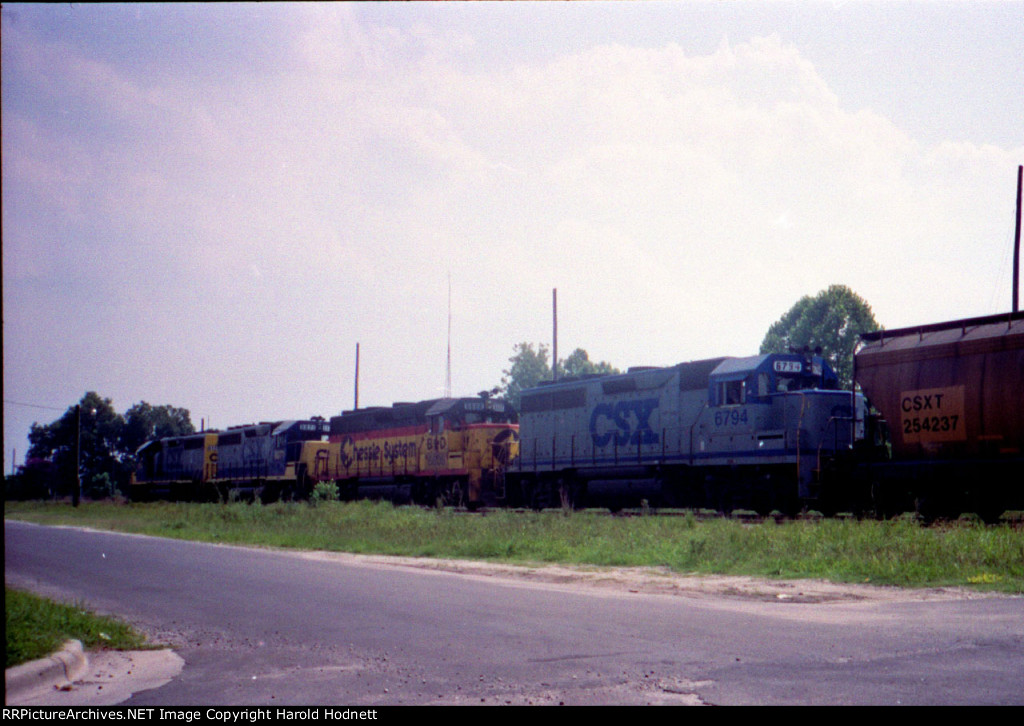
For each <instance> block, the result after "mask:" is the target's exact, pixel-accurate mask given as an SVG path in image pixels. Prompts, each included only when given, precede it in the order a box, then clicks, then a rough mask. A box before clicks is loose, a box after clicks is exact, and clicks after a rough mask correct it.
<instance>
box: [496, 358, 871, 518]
mask: <svg viewBox="0 0 1024 726" xmlns="http://www.w3.org/2000/svg"><path fill="white" fill-rule="evenodd" d="M864 421H865V404H864V399H863V397H862V396H861V395H860V394H856V393H852V392H850V391H843V390H839V383H838V379H837V377H836V374H835V373H834V371H833V370H832V368H831V367H830V366H829V365H828V363H827V362H826V361H825V360H824V359H823V358H822V357H821V356H820V355H814V354H808V353H793V354H773V355H758V356H752V357H748V358H714V359H710V360H701V361H693V362H690V363H682V364H679V365H676V366H672V367H668V368H632V369H630V370H629V372H627V373H625V374H621V375H602V376H593V377H587V378H582V379H573V380H563V381H559V382H556V383H548V384H542V385H540V386H539V387H537V388H532V389H529V390H527V391H524V392H523V394H522V400H521V407H520V418H519V425H520V429H519V431H520V449H519V459H518V461H517V462H516V464H515V465H514V468H513V472H512V473H511V474H510V478H511V479H512V481H513V483H514V484H515V485H517V489H516V491H517V492H518V494H519V497H520V501H521V503H523V504H526V505H529V506H533V507H535V508H540V507H545V506H557V505H559V504H561V505H563V506H573V507H579V506H609V507H611V508H612V509H616V508H620V507H625V506H636V505H639V504H641V503H642V502H643V501H644V500H646V501H647V502H648V503H649V504H651V505H652V506H654V505H659V504H660V505H664V506H676V507H694V508H711V509H715V510H719V511H727V512H728V511H732V510H734V509H754V510H757V511H761V512H771V511H773V510H778V511H781V512H792V511H795V510H797V509H799V508H801V507H805V506H812V507H813V506H819V507H821V506H824V504H825V501H824V496H825V495H826V494H830V495H831V494H833V493H834V492H826V491H825V490H823V488H822V481H823V476H822V475H823V473H824V472H825V471H826V470H827V469H829V468H830V467H832V466H833V465H834V464H835V462H836V461H840V460H842V459H843V458H844V457H845V458H849V457H850V455H851V452H852V450H853V449H854V447H855V445H857V444H858V442H860V441H862V440H863V438H864V423H863V422H864ZM836 501H838V500H836Z"/></svg>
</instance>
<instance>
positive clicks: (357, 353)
mask: <svg viewBox="0 0 1024 726" xmlns="http://www.w3.org/2000/svg"><path fill="white" fill-rule="evenodd" d="M353 408H354V410H356V411H358V410H359V343H356V405H355V406H354V407H353Z"/></svg>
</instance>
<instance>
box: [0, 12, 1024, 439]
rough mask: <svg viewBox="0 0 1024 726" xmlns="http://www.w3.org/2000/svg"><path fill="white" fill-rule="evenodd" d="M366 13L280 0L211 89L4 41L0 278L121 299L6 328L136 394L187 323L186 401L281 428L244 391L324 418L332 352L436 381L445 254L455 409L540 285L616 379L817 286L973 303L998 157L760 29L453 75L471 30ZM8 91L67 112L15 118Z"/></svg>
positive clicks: (960, 306)
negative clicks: (61, 343)
mask: <svg viewBox="0 0 1024 726" xmlns="http://www.w3.org/2000/svg"><path fill="white" fill-rule="evenodd" d="M370 15H372V13H371V14H370ZM367 17H368V15H367V13H366V12H363V11H362V10H361V9H358V8H357V7H353V6H350V5H343V6H342V7H341V8H337V7H335V6H321V5H313V6H302V7H301V9H299V10H296V14H295V16H294V17H293V18H292V22H291V24H289V25H287V26H284V27H283V29H278V31H277V32H281V33H287V34H288V35H287V36H286V38H287V42H283V43H279V44H274V45H273V47H274V48H275V49H280V48H285V49H286V50H285V51H283V52H284V55H283V56H282V57H280V58H275V61H277V62H275V63H274V64H266V63H263V62H262V61H261V62H258V63H257V62H256V61H257V60H260V59H253V61H254V65H255V66H256V67H260V68H263V67H266V66H268V65H273V67H274V68H275V69H276V71H275V72H273V73H264V72H260V73H246V72H235V71H237V69H244V68H246V65H247V64H246V63H244V62H239V63H236V64H235V65H234V66H232V68H233V69H235V71H232V73H231V74H230V75H218V74H217V73H216V72H212V71H210V72H203V73H197V74H179V73H177V72H176V71H175V69H174V68H172V67H166V68H160V69H159V72H155V73H154V72H153V67H152V65H150V66H147V67H146V68H142V67H140V66H138V65H135V64H133V63H131V62H130V61H124V60H121V61H118V60H116V59H110V58H106V59H103V60H101V59H98V58H96V57H93V56H92V55H90V51H89V50H88V49H86V48H84V47H76V46H73V45H71V44H69V43H64V44H50V43H47V42H44V41H40V40H38V39H37V38H36V37H34V36H32V35H31V34H24V33H21V34H13V33H11V32H9V30H10V28H9V25H8V24H5V26H4V36H3V37H4V45H5V51H4V52H5V55H4V61H5V63H4V65H5V68H4V73H5V75H4V80H5V96H4V99H5V108H4V200H5V205H4V238H5V244H4V277H5V282H7V281H8V280H11V279H12V278H13V279H14V280H18V279H21V280H25V279H29V278H31V279H36V280H44V281H46V282H47V283H48V284H53V285H55V286H58V287H59V286H60V285H61V284H62V283H63V282H64V278H62V277H60V276H57V275H54V273H53V271H52V270H53V266H52V263H51V260H52V259H53V258H62V259H65V260H66V259H67V258H69V257H70V258H73V259H74V260H75V261H76V263H77V261H79V260H80V259H82V258H84V259H86V260H91V261H87V262H86V263H85V264H86V265H91V266H92V270H93V272H92V275H93V277H94V278H95V279H100V280H102V279H105V278H109V277H112V278H113V280H115V285H114V289H115V290H117V293H116V296H123V297H118V298H117V299H124V300H128V301H133V302H134V303H135V304H137V303H138V301H143V300H145V301H146V305H145V306H141V305H139V306H138V308H139V309H135V310H131V311H129V312H128V313H126V315H127V317H128V318H129V319H128V320H127V321H122V322H121V323H120V325H121V329H119V330H112V329H110V328H109V327H104V324H103V323H102V321H98V320H89V319H84V318H81V317H76V316H75V314H72V313H74V311H75V309H76V308H81V307H85V308H88V306H82V305H80V304H76V301H74V300H71V301H69V302H67V303H66V304H64V305H58V306H56V307H55V308H52V309H51V308H47V310H44V311H38V312H36V311H31V308H30V305H29V303H28V300H27V299H26V297H24V295H25V293H24V292H19V293H17V294H19V295H22V297H15V298H9V297H8V295H9V293H8V292H6V291H5V316H6V317H8V319H13V320H14V323H15V324H14V326H13V329H14V330H17V331H27V330H30V329H31V328H32V325H31V324H28V323H27V322H26V320H24V319H22V318H27V317H28V316H30V315H31V316H32V320H33V322H34V323H35V324H37V325H39V326H52V327H53V328H54V330H55V335H54V339H55V340H59V339H60V335H59V332H60V331H63V330H66V329H67V327H68V326H69V325H74V326H78V327H79V328H82V329H85V330H88V332H89V335H91V336H95V337H98V338H102V339H104V340H106V341H108V342H107V343H106V344H105V345H106V346H107V349H110V350H116V349H117V346H118V345H124V344H125V343H124V341H125V340H126V338H127V339H130V340H132V341H138V343H136V342H133V343H132V345H133V346H137V347H139V352H138V359H139V360H145V361H149V363H147V364H145V365H137V366H136V367H137V368H138V370H136V371H134V372H133V373H132V374H130V375H129V374H128V373H125V375H124V376H123V379H124V388H123V391H124V392H123V393H116V394H115V392H110V393H108V392H106V391H101V393H103V394H104V395H111V394H115V395H117V397H118V398H122V399H131V400H138V399H141V398H143V397H145V398H146V399H147V400H159V397H158V396H156V395H155V394H154V393H153V392H152V391H153V389H154V387H158V386H162V385H164V384H163V382H162V381H161V378H162V377H163V376H166V375H168V372H167V371H166V370H165V371H161V370H160V366H159V365H155V364H153V363H152V361H153V360H154V359H156V360H160V359H161V357H160V356H159V355H158V354H154V350H156V349H158V345H159V343H160V341H161V339H162V338H164V337H166V331H167V330H168V329H174V330H177V329H178V328H174V327H173V326H174V325H180V322H178V323H172V322H171V319H172V317H173V316H178V318H180V319H185V320H189V321H190V330H189V331H187V334H186V336H185V337H184V338H183V339H182V338H176V339H175V353H174V354H173V355H169V356H166V357H164V359H163V365H165V366H167V367H169V368H170V369H171V370H172V372H173V373H172V375H173V376H174V377H179V378H180V377H188V376H191V375H193V372H194V371H195V370H203V371H206V372H207V373H206V374H205V376H204V380H203V381H202V382H201V383H197V384H196V386H195V390H196V391H199V390H201V391H202V392H201V393H199V392H196V393H190V394H189V395H191V396H194V397H195V400H201V401H202V403H201V404H195V405H199V406H201V410H202V409H206V410H205V411H204V413H206V414H207V415H213V414H216V416H217V418H218V419H221V423H224V424H226V423H229V422H233V421H231V419H233V418H234V417H239V420H241V419H244V418H258V417H266V416H270V415H276V414H273V413H270V412H269V411H267V412H265V411H251V408H249V409H246V406H247V405H248V406H250V407H251V405H252V404H251V402H250V401H251V399H250V397H249V394H248V389H249V388H255V389H258V390H260V391H264V392H270V391H273V392H274V393H273V394H271V393H266V394H265V395H264V396H263V398H264V399H265V400H264V401H263V402H262V404H261V405H266V406H267V407H269V408H272V409H273V410H274V411H280V412H281V414H280V415H300V414H301V415H306V413H313V412H315V411H316V410H317V409H316V404H317V403H318V401H320V400H321V399H322V398H323V397H324V394H323V393H320V394H318V393H317V391H318V390H330V391H332V393H331V396H328V398H331V400H332V403H331V405H330V407H329V408H320V409H319V410H320V411H321V412H323V413H325V414H329V413H331V412H332V411H333V410H336V409H337V408H340V407H341V404H339V405H337V406H335V405H334V403H333V401H334V399H335V398H340V399H342V400H344V401H346V403H347V402H348V400H349V399H348V391H349V390H350V386H349V384H348V383H347V382H342V383H339V381H346V380H347V379H348V377H349V372H348V369H350V368H351V360H350V359H351V350H352V349H353V348H354V342H356V341H357V340H359V341H361V342H362V343H363V351H364V355H366V356H369V357H368V358H367V361H370V360H372V359H373V356H378V358H377V360H378V364H377V365H370V364H369V363H368V367H367V368H366V369H364V376H365V382H364V385H365V386H367V389H366V394H365V395H364V397H363V401H364V402H366V403H386V402H388V401H390V400H394V399H413V398H424V397H428V396H432V395H434V394H435V393H436V391H435V390H434V389H435V388H437V387H438V386H439V385H441V384H442V383H443V373H444V368H443V366H444V350H445V344H444V336H445V321H446V312H447V311H446V297H445V292H446V280H447V272H448V270H449V269H451V270H452V273H453V285H454V288H455V291H456V303H457V307H456V310H455V315H456V321H457V327H456V343H455V346H456V347H455V350H454V352H455V357H456V371H455V376H454V378H455V386H456V389H457V390H458V391H461V392H470V393H472V392H475V391H476V390H480V389H483V388H489V387H490V386H491V385H493V384H494V383H496V382H497V381H498V379H499V377H500V372H501V368H502V367H504V366H505V365H506V361H507V357H508V355H509V353H510V351H511V348H512V345H513V344H515V343H517V342H519V341H521V340H533V341H541V340H547V339H548V338H549V337H550V329H551V328H550V295H551V288H552V287H558V288H559V291H560V304H561V306H562V309H563V316H564V317H563V325H562V326H561V328H560V330H561V335H562V336H563V340H562V343H561V345H560V349H561V350H563V351H569V350H572V349H573V348H575V347H577V346H579V347H584V348H586V349H587V350H589V351H590V353H591V357H592V358H593V359H606V360H609V361H611V362H612V363H614V364H616V365H619V366H623V367H624V366H628V365H631V364H635V363H650V364H659V363H660V364H668V363H673V362H677V361H679V360H684V359H688V358H697V357H705V356H711V355H716V354H739V355H742V354H746V353H750V352H753V351H754V350H755V349H756V347H757V345H758V344H759V343H760V340H761V337H762V336H763V334H764V332H765V330H766V329H767V327H768V325H770V324H771V322H773V321H774V320H775V319H777V318H778V317H779V316H781V315H782V313H784V312H785V311H786V310H787V309H788V308H789V307H790V306H791V305H792V304H793V303H794V302H796V300H797V299H799V297H801V296H802V295H805V294H814V293H816V292H817V291H818V290H820V289H823V288H824V287H826V286H827V285H829V284H833V283H844V284H849V285H850V286H852V287H853V288H854V290H856V291H857V292H858V293H860V294H861V295H863V296H864V297H866V298H867V300H868V301H869V303H871V304H872V305H873V306H874V308H875V311H876V314H877V315H878V317H879V319H880V320H881V321H882V322H883V323H885V324H887V325H890V326H894V325H902V324H911V323H914V322H928V321H931V320H938V319H942V318H946V317H962V316H966V315H971V314H982V313H986V312H991V311H990V310H988V309H985V306H986V305H988V304H990V302H989V301H990V300H991V297H992V296H991V286H992V277H993V276H994V274H995V273H996V268H997V266H998V263H999V261H1000V260H1001V259H1002V257H1003V255H1002V254H1000V253H999V250H998V249H997V248H998V246H999V245H1000V244H1002V240H1003V238H1002V235H1001V230H1002V227H1003V225H1002V224H1001V223H997V222H994V221H993V217H995V216H997V213H998V212H999V211H1001V210H1003V209H1004V208H1007V204H1006V203H1005V201H1004V200H1005V199H1010V197H1011V194H1010V193H1009V192H1007V193H1006V194H1003V193H1002V192H1003V191H1004V190H1008V189H1009V187H1010V185H1011V183H1012V181H1011V178H1012V174H1013V171H1014V170H1015V165H1016V163H1019V160H1020V159H1021V158H1022V157H1024V149H1022V148H1017V149H1002V148H998V147H996V146H993V145H989V146H983V145H975V144H968V143H963V142H960V141H958V140H955V139H951V140H949V141H948V142H946V143H942V144H938V145H933V146H929V145H927V144H924V143H923V142H921V141H920V140H919V139H917V138H916V137H915V135H914V133H913V130H911V129H904V128H899V127H897V126H896V125H895V124H894V123H893V122H892V121H890V120H889V119H887V118H885V117H883V116H882V115H880V114H879V113H877V112H874V111H871V110H869V109H859V110H850V109H848V108H846V107H844V105H843V102H842V101H843V99H841V98H839V97H838V96H837V94H836V92H835V91H834V90H833V89H832V87H831V86H830V84H829V83H828V82H827V81H826V79H825V78H824V77H823V76H822V75H821V74H820V73H819V72H818V71H817V70H816V68H815V67H814V65H813V64H812V63H811V62H810V61H809V60H808V59H807V57H805V55H804V54H803V53H802V52H801V49H800V48H799V47H797V46H796V45H795V44H793V43H790V42H788V41H787V40H786V39H785V36H784V34H780V35H767V36H764V37H753V38H752V39H751V40H749V41H746V42H731V43H730V42H723V43H722V44H721V45H720V46H719V47H718V48H717V49H715V50H713V51H711V52H707V53H698V52H694V51H688V50H687V49H685V48H684V47H683V46H682V45H681V44H679V43H675V42H659V43H657V44H651V45H647V46H641V45H630V44H625V43H619V44H614V43H609V44H603V45H596V46H583V47H571V46H570V45H567V46H566V48H565V50H564V51H562V52H559V53H552V54H550V55H548V56H545V57H544V58H543V59H540V60H537V59H531V60H529V61H523V62H520V61H517V59H516V57H515V55H514V53H513V54H512V55H510V56H509V57H508V58H507V59H506V62H504V63H502V64H501V65H500V66H491V65H487V64H483V63H474V62H473V60H474V58H475V57H476V55H475V54H476V52H477V51H478V50H479V49H480V48H481V47H482V46H483V45H484V44H485V43H486V39H482V38H475V37H470V36H468V35H466V34H465V33H462V32H461V31H454V30H448V29H446V28H445V27H444V25H443V23H441V22H440V21H439V22H438V23H436V24H434V23H426V22H421V23H410V24H409V25H407V26H405V27H403V26H401V25H398V24H394V25H390V26H389V24H388V22H386V21H384V20H378V21H374V22H370V21H368V20H367ZM267 32H275V31H274V30H272V29H269V28H268V31H267ZM197 52H200V53H201V52H202V49H201V48H200V49H197ZM200 61H201V56H200ZM12 78H13V79H16V80H17V84H18V85H17V87H18V88H19V89H22V88H23V89H25V93H26V94H29V95H30V94H35V97H36V98H41V97H45V98H49V99H51V100H52V99H57V100H59V101H60V108H61V109H62V110H63V111H66V112H67V115H68V116H69V117H70V118H72V119H76V120H78V121H77V122H69V121H65V120H64V119H63V117H62V118H60V119H54V118H50V117H47V115H46V108H45V107H44V108H40V107H38V106H37V105H34V103H33V102H31V101H28V100H25V101H19V103H17V104H14V106H15V107H13V108H12V107H11V104H10V102H9V99H11V98H12V96H11V95H10V94H11V93H12V92H11V91H9V90H6V89H9V88H11V87H12V85H11V84H10V83H9V80H10V79H12ZM28 97H29V96H28V95H26V98H28ZM22 199H24V200H25V201H21V200H22ZM12 200H14V201H15V202H17V203H15V204H9V202H11V201H12ZM1010 212H1012V208H1009V209H1007V214H1009V213H1010ZM43 220H45V222H44V221H43ZM69 239H71V240H75V242H74V244H73V245H72V246H74V245H78V244H81V245H91V246H93V249H94V250H100V254H96V253H95V252H94V251H90V253H89V254H85V253H83V252H81V251H71V252H69V251H67V245H66V242H67V240H69ZM79 240H80V242H79ZM9 242H10V244H9ZM112 262H113V263H116V265H117V267H118V268H119V269H118V270H117V271H116V272H111V271H110V266H111V263H112ZM9 263H11V264H9ZM72 266H73V265H70V264H68V263H67V262H62V263H61V264H60V265H58V267H61V268H62V269H64V268H68V267H72ZM11 294H14V293H11ZM8 300H10V302H11V304H6V303H7V302H8ZM78 302H80V301H78ZM9 311H11V312H9ZM62 316H63V317H62ZM271 316H273V318H274V319H276V320H278V321H281V322H280V323H271V322H266V321H263V322H259V321H260V320H262V319H263V318H264V317H265V318H266V320H270V317H271ZM125 327H127V328H129V329H130V330H129V331H128V332H127V334H126V332H125V330H124V328H125ZM19 335H21V333H19ZM27 336H28V333H25V335H24V339H22V338H19V339H18V341H17V342H21V343H24V344H25V345H37V344H36V343H32V342H30V341H29V339H28V337H27ZM53 351H54V348H53V346H52V345H51V347H49V348H45V349H41V348H40V349H38V355H40V356H47V355H51V354H53ZM297 361H301V362H300V363H297ZM97 365H99V363H97ZM126 365H128V364H126ZM6 368H7V366H5V369H6ZM240 369H244V370H245V371H246V373H247V376H246V381H245V383H244V384H243V383H242V382H241V381H239V376H238V371H239V370H240ZM20 375H21V378H19V379H18V380H19V381H27V380H29V378H30V376H29V374H28V373H27V372H22V373H21V374H20ZM91 375H96V373H95V370H88V369H84V370H82V371H81V372H79V373H78V374H77V376H76V375H71V376H68V378H69V380H70V381H71V383H69V385H71V386H72V389H75V388H81V389H82V390H85V389H86V388H90V387H94V386H93V384H92V383H91V382H90V381H91V380H93V379H91V378H90V376H91ZM6 376H7V372H6V370H5V377H6ZM309 380H313V381H331V383H330V384H329V385H328V384H323V385H322V386H321V385H320V384H314V385H309V384H308V383H304V381H309ZM243 386H244V387H245V390H246V393H245V395H241V394H240V391H241V390H242V387H243ZM165 390H168V395H171V392H172V391H173V392H174V393H175V395H177V392H178V391H185V390H189V389H188V388H187V386H184V385H182V387H181V388H176V389H171V388H167V389H165ZM73 395H74V396H77V395H80V393H74V394H73ZM289 397H291V398H289ZM332 397H333V398H332ZM69 400H70V399H69ZM131 400H125V405H129V404H130V402H131ZM171 402H173V403H175V404H179V401H171ZM180 403H181V404H187V402H184V401H182V402H180ZM289 405H293V406H296V407H298V408H300V409H302V410H301V411H295V410H292V411H291V412H287V411H285V410H284V409H287V408H288V406H289ZM213 409H216V410H213ZM306 409H312V410H309V411H307V410H306ZM246 411H249V412H248V413H247V412H246Z"/></svg>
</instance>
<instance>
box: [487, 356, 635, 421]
mask: <svg viewBox="0 0 1024 726" xmlns="http://www.w3.org/2000/svg"><path fill="white" fill-rule="evenodd" d="M513 351H514V352H513V355H512V357H511V358H509V359H508V360H509V363H511V364H512V365H511V366H510V367H509V368H508V369H506V370H504V371H502V373H503V374H504V375H502V377H501V385H500V386H498V387H497V390H498V392H499V393H500V394H501V395H503V396H504V397H505V398H506V399H507V400H508V401H510V402H511V403H512V405H513V406H514V407H515V408H516V409H517V410H518V409H519V398H520V395H521V394H522V392H523V391H524V390H525V389H527V388H533V387H534V386H536V385H537V384H539V383H540V382H541V381H550V380H551V378H552V372H551V366H550V364H549V363H548V355H549V354H548V347H547V346H546V345H544V344H543V343H541V344H540V345H538V346H537V347H536V348H534V346H533V344H532V343H519V344H518V345H516V346H515V348H513ZM619 372H620V371H619V370H618V369H617V368H615V367H614V366H612V365H611V364H610V363H607V362H605V361H601V362H600V363H594V362H593V361H591V360H590V356H589V355H588V354H587V351H585V350H583V348H577V349H576V350H574V351H573V352H572V353H571V354H570V355H569V357H568V358H563V359H561V360H560V361H559V362H558V376H559V378H562V377H573V378H576V377H580V376H586V375H592V374H595V373H619Z"/></svg>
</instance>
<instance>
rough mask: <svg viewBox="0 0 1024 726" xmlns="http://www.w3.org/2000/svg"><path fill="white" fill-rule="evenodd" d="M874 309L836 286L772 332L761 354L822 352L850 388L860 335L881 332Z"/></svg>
mask: <svg viewBox="0 0 1024 726" xmlns="http://www.w3.org/2000/svg"><path fill="white" fill-rule="evenodd" d="M879 327H880V326H879V325H878V322H877V321H876V320H875V316H874V314H873V313H872V312H871V306H870V305H868V304H867V302H866V301H865V300H864V299H863V298H862V297H860V296H859V295H857V294H856V293H855V292H853V290H851V289H850V288H848V287H846V286H845V285H832V286H830V287H829V288H828V289H827V290H822V291H821V292H819V293H818V294H817V295H815V296H814V297H810V296H808V295H805V296H804V297H802V298H800V300H798V301H797V303H796V304H795V305H794V306H793V307H792V308H790V309H789V312H787V313H786V314H785V315H783V316H782V317H781V318H779V319H778V320H777V321H776V322H774V323H773V324H772V326H771V327H770V328H768V333H767V334H766V335H765V336H764V340H763V341H762V342H761V353H762V354H764V353H788V352H790V351H791V350H800V349H803V348H810V349H811V350H814V349H816V348H819V347H820V348H821V351H822V356H823V357H824V358H825V359H826V360H827V361H828V362H829V365H831V366H832V368H833V369H834V370H835V372H836V375H838V376H839V383H840V385H841V386H843V387H844V388H849V387H850V384H851V382H852V381H853V352H854V350H855V349H856V347H857V343H858V342H859V341H860V334H861V333H867V332H871V331H873V330H878V329H879Z"/></svg>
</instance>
